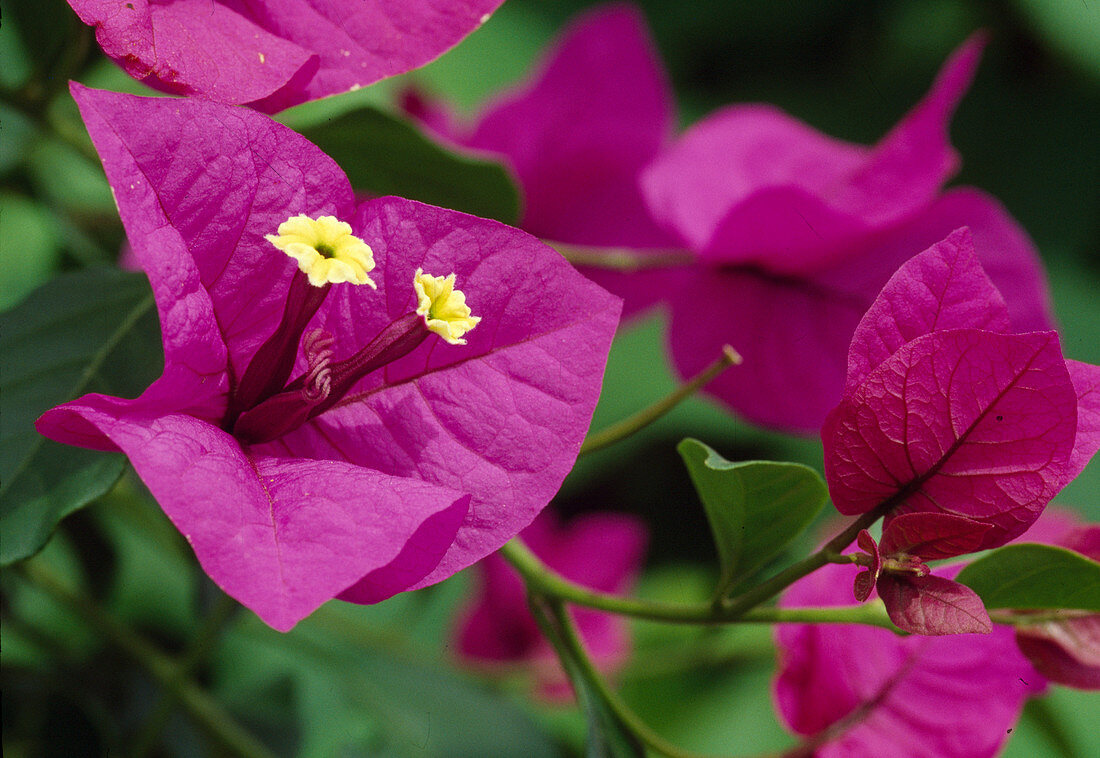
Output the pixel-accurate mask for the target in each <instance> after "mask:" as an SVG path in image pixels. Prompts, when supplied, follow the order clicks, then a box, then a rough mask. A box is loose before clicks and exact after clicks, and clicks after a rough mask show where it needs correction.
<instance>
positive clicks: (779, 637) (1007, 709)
mask: <svg viewBox="0 0 1100 758" xmlns="http://www.w3.org/2000/svg"><path fill="white" fill-rule="evenodd" d="M853 574H854V567H852V566H838V565H829V566H826V567H824V568H822V569H819V570H818V571H816V572H814V573H813V574H811V575H810V576H808V577H806V578H804V579H802V580H800V581H798V582H796V583H795V584H793V585H792V586H791V587H790V588H789V589H788V590H787V592H786V594H785V595H784V596H783V599H782V601H781V605H782V606H783V607H787V608H797V607H803V606H834V605H843V604H845V603H846V602H849V601H850V595H849V594H848V590H847V587H849V586H850V585H851V582H852V578H853ZM945 581H946V580H945ZM775 639H776V643H777V645H778V648H779V673H778V677H777V679H776V683H775V700H776V706H777V710H778V712H779V714H780V716H781V717H782V718H783V720H784V721H785V722H786V723H787V725H788V726H789V727H790V728H791V729H792V730H794V731H795V732H796V733H798V734H801V735H806V736H811V735H819V734H821V733H822V732H825V740H824V744H822V745H820V746H819V747H817V748H816V749H815V750H814V755H816V756H820V757H821V758H880V757H881V756H886V755H889V756H896V757H897V758H926V756H937V758H988V757H990V756H993V755H995V754H996V753H997V751H998V749H999V748H1000V746H1001V745H1002V744H1003V743H1004V741H1005V739H1006V736H1007V735H1008V734H1009V732H1010V731H1011V729H1012V728H1013V726H1014V725H1015V723H1016V720H1017V719H1018V718H1019V715H1020V710H1021V708H1022V707H1023V703H1024V700H1025V699H1026V698H1027V697H1028V696H1029V695H1031V694H1033V693H1035V692H1037V691H1040V690H1042V688H1043V687H1044V685H1045V682H1044V680H1043V677H1042V676H1040V675H1039V674H1038V673H1037V672H1036V671H1035V670H1034V669H1033V668H1032V667H1031V666H1030V665H1029V664H1028V662H1027V660H1026V659H1025V658H1024V656H1023V655H1021V654H1020V652H1019V651H1018V650H1017V649H1016V646H1015V643H1014V641H1013V637H1012V631H1011V630H1010V629H1009V628H1008V627H1003V626H1002V627H997V628H995V629H993V631H992V632H991V633H990V634H975V635H955V636H947V637H919V636H913V637H898V636H896V635H894V634H893V633H891V632H889V631H887V630H885V629H878V628H875V627H868V626H858V625H846V624H845V625H841V624H818V625H812V626H811V625H805V624H783V625H781V626H779V627H777V628H776V633H775Z"/></svg>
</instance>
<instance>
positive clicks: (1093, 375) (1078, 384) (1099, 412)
mask: <svg viewBox="0 0 1100 758" xmlns="http://www.w3.org/2000/svg"><path fill="white" fill-rule="evenodd" d="M1066 369H1068V370H1069V378H1070V379H1071V380H1073V389H1074V391H1075V392H1076V393H1077V437H1076V439H1075V440H1074V443H1073V455H1071V456H1070V459H1069V465H1068V466H1067V467H1066V473H1065V480H1064V483H1065V484H1069V483H1070V482H1071V481H1073V480H1074V479H1075V478H1076V477H1077V475H1078V474H1080V473H1081V472H1082V471H1084V470H1085V466H1087V465H1088V464H1089V461H1091V460H1092V457H1093V456H1094V455H1096V451H1097V450H1100V366H1093V365H1092V364H1089V363H1081V362H1080V361H1069V360H1067V361H1066Z"/></svg>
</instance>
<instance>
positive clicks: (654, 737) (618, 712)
mask: <svg viewBox="0 0 1100 758" xmlns="http://www.w3.org/2000/svg"><path fill="white" fill-rule="evenodd" d="M539 599H542V600H543V601H544V602H545V604H546V606H547V607H548V608H549V610H550V612H551V613H552V614H553V619H552V623H551V620H550V619H547V618H546V617H545V615H543V612H542V609H541V608H539V607H538V605H539V604H538V600H539ZM531 608H532V611H533V612H534V614H535V618H536V620H537V621H538V622H539V627H540V628H541V629H542V631H543V634H545V635H546V636H547V637H548V638H549V639H550V641H551V644H553V645H554V647H555V648H556V649H557V650H558V654H559V656H561V657H562V660H563V661H564V660H570V661H572V662H573V663H574V664H575V665H576V666H577V667H578V668H580V670H581V674H582V676H583V677H584V679H585V681H586V682H587V683H588V684H589V685H590V686H591V687H592V688H593V689H594V690H595V691H596V694H597V696H598V697H600V699H602V700H603V701H604V702H605V703H606V704H607V706H608V707H609V708H610V709H611V711H612V713H614V714H615V717H616V718H618V720H619V721H620V723H621V724H622V725H623V727H625V728H626V729H628V730H629V731H630V732H631V733H632V734H633V735H634V736H635V737H636V738H638V740H639V741H641V742H643V743H645V744H646V745H647V746H648V747H649V748H651V749H652V750H655V751H657V752H658V753H661V754H662V755H665V756H668V758H703V756H701V755H700V754H698V753H693V752H690V751H688V750H684V749H683V748H680V747H678V746H677V745H674V744H672V743H671V742H669V741H668V740H666V739H665V738H664V737H662V736H661V735H659V734H657V733H656V732H654V731H653V730H652V729H651V728H650V726H649V725H648V724H646V723H645V721H643V720H642V718H641V717H640V716H638V714H636V713H634V711H633V710H631V709H630V706H628V705H627V704H626V702H625V701H624V700H623V699H622V698H621V697H619V694H618V693H617V692H615V691H614V690H612V689H611V688H610V687H609V686H608V685H607V682H605V681H604V679H603V676H601V675H600V672H599V671H598V670H597V669H596V665H595V664H594V663H593V662H592V659H591V658H590V657H589V656H588V651H587V650H585V647H584V643H583V642H581V638H580V635H579V634H578V633H577V628H576V626H575V625H574V624H573V619H571V618H570V617H569V613H568V612H567V611H566V609H565V606H564V605H563V603H562V601H561V600H559V599H554V598H549V597H545V596H542V597H541V598H540V597H539V596H538V595H536V596H535V597H533V598H532V602H531ZM540 617H541V618H540Z"/></svg>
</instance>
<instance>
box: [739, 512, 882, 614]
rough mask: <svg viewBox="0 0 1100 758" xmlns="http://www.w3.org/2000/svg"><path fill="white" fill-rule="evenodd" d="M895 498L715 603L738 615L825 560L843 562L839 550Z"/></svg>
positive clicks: (877, 516) (850, 541) (809, 571)
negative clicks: (792, 561) (759, 580)
mask: <svg viewBox="0 0 1100 758" xmlns="http://www.w3.org/2000/svg"><path fill="white" fill-rule="evenodd" d="M898 502H899V501H898V498H897V497H892V498H890V499H889V500H887V501H885V502H883V503H881V504H880V505H879V506H878V507H877V508H875V509H873V510H870V511H868V512H867V513H864V514H863V515H862V516H860V517H859V518H858V519H856V520H855V521H853V522H852V523H851V524H849V525H848V528H847V529H845V530H844V531H843V532H841V533H840V534H838V535H837V536H836V537H834V538H833V539H831V540H829V542H828V543H826V545H825V547H823V548H821V549H820V550H818V551H817V552H816V553H813V554H812V555H810V556H808V557H806V558H804V559H802V560H801V561H799V562H798V563H795V564H792V565H791V566H788V567H787V568H785V569H784V570H782V571H780V572H779V573H778V574H776V575H775V576H773V577H772V578H771V579H768V580H767V581H766V582H762V583H761V584H758V585H756V586H755V587H753V588H752V589H750V590H748V591H747V592H744V593H742V594H740V595H738V596H737V597H734V598H730V599H728V600H722V601H721V602H720V603H718V607H719V608H721V609H722V611H723V613H725V614H728V615H730V616H734V617H737V616H741V615H743V614H745V613H747V612H748V611H749V610H751V609H753V608H755V607H756V606H758V605H760V604H761V603H763V602H765V601H767V600H770V599H771V598H773V597H775V596H776V595H778V594H779V593H780V592H782V591H783V590H785V589H786V588H787V587H789V586H791V585H792V584H794V583H795V582H797V581H798V580H799V579H801V578H802V577H804V576H806V575H808V574H812V573H813V572H814V571H817V570H818V569H819V568H821V567H822V566H824V565H825V564H826V563H835V562H845V559H844V558H843V557H842V556H841V555H840V551H841V550H843V549H844V548H846V547H848V546H849V545H851V544H852V542H854V541H855V539H856V536H857V535H859V533H860V532H861V531H863V530H864V529H866V528H867V527H869V526H871V525H872V524H874V523H875V522H876V521H878V520H879V519H880V518H882V517H883V516H885V515H886V514H887V513H889V512H890V510H891V509H892V508H893V507H894V506H895V505H897V503H898Z"/></svg>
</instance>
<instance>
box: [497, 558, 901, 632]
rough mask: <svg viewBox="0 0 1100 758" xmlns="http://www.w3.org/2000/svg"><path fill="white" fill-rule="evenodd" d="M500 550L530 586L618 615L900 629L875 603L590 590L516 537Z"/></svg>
mask: <svg viewBox="0 0 1100 758" xmlns="http://www.w3.org/2000/svg"><path fill="white" fill-rule="evenodd" d="M500 554H501V555H502V556H503V557H504V558H505V560H507V561H508V562H509V563H511V564H512V566H513V567H514V568H515V569H516V571H518V572H519V574H520V575H521V576H522V577H523V578H524V581H525V582H526V584H527V586H528V587H529V588H531V590H533V591H535V592H537V593H539V594H543V595H547V596H549V597H553V598H557V599H559V600H564V601H567V602H570V603H573V604H574V605H583V606H585V607H587V608H595V609H597V610H602V611H607V612H608V613H615V614H618V615H620V616H631V617H633V618H639V619H646V620H649V621H664V622H673V623H681V624H734V623H738V624H787V623H789V624H865V625H870V626H878V627H882V628H884V629H889V630H891V631H893V632H897V631H898V629H897V627H895V626H894V624H893V623H892V622H891V621H890V619H889V617H888V616H887V615H886V612H885V610H883V608H882V606H881V604H878V603H865V604H863V605H857V606H848V607H836V608H755V609H751V610H746V611H742V612H737V613H731V612H729V611H728V610H726V609H724V608H720V607H719V608H716V607H714V606H713V605H712V604H711V603H693V604H686V603H683V604H672V603H658V602H653V601H650V600H639V599H636V598H631V597H623V596H621V595H612V594H609V593H606V592H599V591H596V590H590V589H588V588H587V587H583V586H581V585H579V584H576V583H574V582H571V581H569V580H568V579H566V578H564V577H562V576H561V575H560V574H557V573H555V572H554V570H553V569H551V568H550V567H548V566H547V565H546V564H545V563H543V562H542V561H541V560H539V558H538V557H537V556H536V555H535V554H534V553H532V552H531V550H530V549H529V548H528V547H527V546H526V545H524V544H523V543H522V542H521V541H520V540H519V538H516V539H513V540H511V541H510V542H508V543H506V544H505V545H504V546H503V547H501V549H500Z"/></svg>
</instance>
